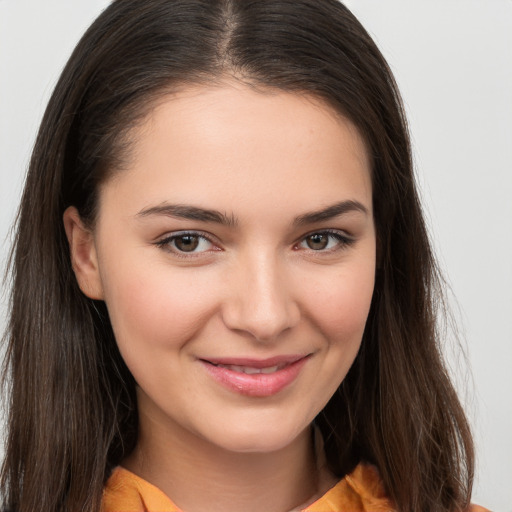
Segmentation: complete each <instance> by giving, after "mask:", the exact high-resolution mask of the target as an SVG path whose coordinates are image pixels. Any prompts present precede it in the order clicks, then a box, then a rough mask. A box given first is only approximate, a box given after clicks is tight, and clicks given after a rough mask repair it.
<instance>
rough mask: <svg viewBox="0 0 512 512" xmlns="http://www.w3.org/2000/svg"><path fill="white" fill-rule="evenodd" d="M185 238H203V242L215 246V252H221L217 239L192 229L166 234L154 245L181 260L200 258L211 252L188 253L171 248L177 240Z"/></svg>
mask: <svg viewBox="0 0 512 512" xmlns="http://www.w3.org/2000/svg"><path fill="white" fill-rule="evenodd" d="M184 236H194V237H198V238H202V239H203V240H206V241H207V242H208V243H209V244H211V245H213V246H214V249H213V250H221V249H220V247H219V245H220V244H219V242H218V241H216V239H215V237H214V236H213V235H211V234H210V233H207V232H205V231H198V230H190V229H183V230H180V231H171V232H169V233H166V234H165V235H163V236H161V237H159V238H158V239H157V240H156V241H155V242H154V245H156V246H157V247H160V248H161V249H163V250H166V251H167V252H169V253H171V254H174V255H176V256H178V257H180V258H193V257H198V256H200V255H202V254H204V253H207V252H210V250H206V251H200V252H193V251H192V252H186V251H179V250H177V249H173V248H172V247H171V243H172V242H173V241H174V240H176V239H177V238H180V237H184Z"/></svg>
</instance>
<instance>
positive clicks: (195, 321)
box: [102, 264, 215, 359]
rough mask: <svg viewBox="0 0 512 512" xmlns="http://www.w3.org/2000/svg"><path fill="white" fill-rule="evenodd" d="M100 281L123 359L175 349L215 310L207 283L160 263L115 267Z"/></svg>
mask: <svg viewBox="0 0 512 512" xmlns="http://www.w3.org/2000/svg"><path fill="white" fill-rule="evenodd" d="M109 268H110V272H108V274H107V275H106V276H105V277H104V278H103V279H102V280H103V282H104V293H105V302H106V304H107V307H108V311H109V315H110V320H111V322H112V327H113V330H114V334H115V336H116V340H117V343H118V346H119V349H120V351H121V353H122V354H123V357H125V358H126V359H131V358H132V356H135V357H142V358H144V357H146V356H147V357H149V356H150V354H151V353H152V352H153V351H156V350H161V349H163V350H166V349H173V350H174V349H179V348H180V347H181V346H182V345H184V344H185V343H186V341H187V340H188V339H190V338H191V337H192V336H193V335H194V334H195V333H196V332H197V331H198V330H200V329H201V327H202V325H203V323H204V322H205V319H206V318H207V317H208V316H209V314H210V312H211V311H212V310H214V308H215V296H214V294H212V293H211V287H210V286H209V284H208V281H207V280H206V281H205V280H202V286H201V288H199V289H198V288H197V286H195V284H196V283H195V280H191V279H190V277H189V274H187V273H186V272H170V271H169V270H168V269H166V267H165V266H160V265H154V266H151V265H146V266H141V265H138V266H135V265H130V264H127V265H120V264H118V265H116V266H109Z"/></svg>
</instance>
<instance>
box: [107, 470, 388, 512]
mask: <svg viewBox="0 0 512 512" xmlns="http://www.w3.org/2000/svg"><path fill="white" fill-rule="evenodd" d="M340 510H350V511H351V512H370V511H371V512H391V511H392V510H393V506H392V504H391V502H390V500H389V499H388V497H387V495H386V493H385V490H384V486H383V484H382V480H381V479H380V476H379V473H378V471H377V469H376V468H375V466H372V465H370V464H365V463H360V464H359V465H358V466H357V467H356V468H355V469H354V471H353V472H352V473H351V474H350V475H347V476H346V477H344V478H343V479H342V480H340V481H339V482H338V483H337V484H336V485H335V486H334V487H332V488H331V489H329V490H328V491H327V492H326V493H325V494H324V495H323V496H322V497H321V498H319V499H318V500H316V501H315V502H314V503H312V504H311V505H309V506H307V507H306V508H304V509H302V512H339V511H340ZM102 512H182V511H181V510H180V509H179V508H178V507H177V506H176V505H175V504H174V503H173V502H172V501H171V500H170V499H169V498H168V497H167V496H166V495H165V494H164V493H163V492H162V491H161V490H160V489H158V488H157V487H155V486H154V485H152V484H150V483H149V482H147V481H146V480H144V479H142V478H140V477H139V476H137V475H135V474H134V473H132V472H131V471H128V470H127V469H124V468H122V467H118V468H116V469H115V470H114V472H113V473H112V475H111V477H110V478H109V479H108V481H107V484H106V486H105V491H104V494H103V503H102Z"/></svg>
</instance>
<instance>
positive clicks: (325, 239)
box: [306, 233, 329, 251]
mask: <svg viewBox="0 0 512 512" xmlns="http://www.w3.org/2000/svg"><path fill="white" fill-rule="evenodd" d="M328 244H329V235H328V234H327V233H314V234H313V235H309V236H308V237H306V245H307V246H308V248H309V249H312V250H313V251H321V250H323V249H325V248H326V247H327V245H328Z"/></svg>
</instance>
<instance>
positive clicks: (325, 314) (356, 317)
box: [309, 261, 375, 349]
mask: <svg viewBox="0 0 512 512" xmlns="http://www.w3.org/2000/svg"><path fill="white" fill-rule="evenodd" d="M374 274H375V272H374V266H373V265H372V264H371V261H370V262H369V264H364V262H362V263H361V264H358V265H351V266H347V267H346V268H343V269H342V270H340V271H339V272H337V273H336V274H335V275H331V276H330V278H329V279H324V280H322V281H321V282H319V283H318V284H317V286H316V288H315V293H311V294H310V296H309V308H310V310H313V311H314V313H313V314H312V317H313V318H314V319H315V321H316V324H317V328H319V329H320V330H321V331H322V332H323V334H324V336H325V337H326V339H327V340H328V341H329V342H330V344H331V345H342V346H343V347H342V348H344V349H347V348H348V345H351V346H355V345H356V346H357V348H358V347H359V344H360V342H361V338H362V335H363V331H364V327H365V325H366V319H367V317H368V313H369V311H370V304H371V300H372V296H373V288H374V280H375V275H374Z"/></svg>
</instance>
